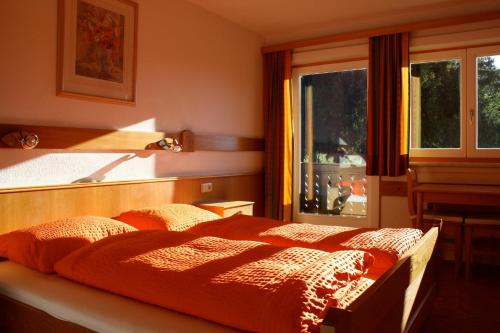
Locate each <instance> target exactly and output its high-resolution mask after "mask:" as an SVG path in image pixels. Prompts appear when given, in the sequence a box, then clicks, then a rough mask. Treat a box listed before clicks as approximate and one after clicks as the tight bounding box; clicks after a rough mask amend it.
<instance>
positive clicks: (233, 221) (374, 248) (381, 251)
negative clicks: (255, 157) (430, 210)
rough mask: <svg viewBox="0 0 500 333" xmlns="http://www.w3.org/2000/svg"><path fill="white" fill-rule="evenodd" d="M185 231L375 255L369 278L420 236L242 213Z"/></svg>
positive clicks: (408, 231) (402, 230)
mask: <svg viewBox="0 0 500 333" xmlns="http://www.w3.org/2000/svg"><path fill="white" fill-rule="evenodd" d="M187 232H190V233H193V234H196V235H199V236H216V237H221V238H226V239H235V240H243V239H245V240H255V241H260V242H265V243H270V244H273V245H277V246H284V247H289V246H300V247H306V248H312V249H317V250H322V251H327V252H332V251H338V250H346V249H355V250H364V251H368V252H370V253H372V254H373V255H374V256H375V262H374V264H373V266H372V268H371V269H370V272H369V276H371V277H378V276H380V275H381V274H382V273H384V272H385V271H386V270H387V269H388V268H389V267H391V266H392V264H394V262H396V261H397V260H398V259H399V258H401V256H402V255H403V254H404V253H405V252H406V251H407V250H408V249H410V248H411V247H412V246H413V245H415V244H416V242H417V241H418V240H419V239H420V238H421V237H422V235H423V233H422V231H421V230H419V229H412V228H383V229H370V228H350V227H340V226H327V225H314V224H308V223H283V222H280V221H277V220H273V219H269V218H263V217H254V216H247V215H242V214H238V215H233V216H231V217H228V218H225V219H220V220H214V221H210V222H205V223H201V224H198V225H196V226H194V227H192V228H190V229H188V230H187Z"/></svg>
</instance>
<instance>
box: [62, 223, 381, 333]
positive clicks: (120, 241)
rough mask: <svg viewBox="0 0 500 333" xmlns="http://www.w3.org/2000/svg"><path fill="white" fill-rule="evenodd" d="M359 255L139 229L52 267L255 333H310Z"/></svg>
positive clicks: (362, 262)
mask: <svg viewBox="0 0 500 333" xmlns="http://www.w3.org/2000/svg"><path fill="white" fill-rule="evenodd" d="M371 260H372V256H371V255H370V254H369V253H367V252H364V251H354V250H349V251H338V252H333V253H327V252H323V251H319V250H314V249H306V248H298V247H290V248H283V247H277V246H273V245H270V244H265V243H260V242H255V241H234V240H227V239H222V238H216V237H199V236H196V235H193V234H189V233H180V232H165V231H138V232H131V233H127V234H124V235H119V236H112V237H109V238H107V239H104V240H102V241H99V242H96V243H94V244H92V245H89V246H86V247H84V248H81V249H80V250H78V251H76V252H73V253H72V254H70V255H69V256H67V257H65V258H64V259H62V260H61V261H59V262H58V263H57V264H56V267H55V269H56V272H57V273H58V274H60V275H62V276H64V277H66V278H69V279H72V280H76V281H78V282H81V283H84V284H87V285H91V286H94V287H97V288H101V289H105V290H108V291H111V292H114V293H117V294H121V295H125V296H129V297H132V298H136V299H138V300H142V301H144V302H147V303H151V304H155V305H159V306H163V307H166V308H169V309H174V310H177V311H180V312H184V313H187V314H191V315H194V316H198V317H201V318H205V319H208V320H213V321H216V322H219V323H222V324H225V325H229V326H233V327H236V328H239V329H242V330H247V331H255V332H315V331H318V329H319V325H320V323H321V320H322V317H323V316H324V314H325V309H326V308H327V307H329V306H330V305H343V304H344V302H343V301H342V299H343V298H344V297H346V295H347V294H348V292H347V291H349V290H351V289H353V288H352V286H351V284H352V283H354V282H355V281H356V280H357V279H359V278H360V276H361V275H362V274H363V272H364V271H365V270H366V268H367V267H368V266H369V265H370V264H371Z"/></svg>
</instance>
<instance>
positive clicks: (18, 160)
mask: <svg viewBox="0 0 500 333" xmlns="http://www.w3.org/2000/svg"><path fill="white" fill-rule="evenodd" d="M137 2H138V3H139V25H138V44H139V47H138V52H137V95H136V99H137V103H136V106H135V107H131V106H123V105H113V104H105V103H97V102H90V101H83V100H77V99H71V98H66V97H58V96H56V94H55V87H56V50H57V47H56V37H57V0H44V1H40V0H2V1H0V45H2V52H0V73H1V76H0V123H19V124H37V125H50V126H70V127H90V128H112V129H133V130H145V131H148V130H159V131H165V132H176V131H180V130H183V129H190V130H192V131H193V132H195V133H199V134H227V135H238V136H248V137H262V136H263V129H262V118H263V117H262V111H261V90H262V88H261V86H262V84H261V80H262V78H261V72H262V70H261V68H262V65H261V55H260V46H261V44H262V40H261V38H260V37H259V36H257V35H256V34H254V33H252V32H249V31H246V30H243V29H242V28H241V27H239V26H237V25H235V24H233V23H230V22H228V21H225V20H223V19H222V18H219V17H217V16H215V15H213V14H210V13H208V12H206V11H204V10H203V9H200V8H198V7H196V6H194V5H193V4H190V3H188V2H184V1H181V0H168V1H164V0H138V1H137ZM62 139H63V138H62ZM128 157H131V158H130V159H129V158H128ZM262 159H263V154H262V153H260V152H238V153H222V152H221V153H217V152H194V153H181V154H176V155H173V154H172V153H170V152H158V153H154V154H144V153H142V154H140V156H137V155H135V154H133V153H132V152H131V153H130V154H124V153H116V152H114V153H113V152H104V153H103V152H99V153H97V152H83V153H68V152H64V151H49V150H41V149H39V150H35V151H19V150H9V149H0V187H17V186H30V185H45V184H63V183H70V182H73V181H76V180H78V179H81V178H86V177H89V176H91V177H94V178H101V179H103V180H104V181H110V180H122V179H142V178H151V177H161V176H175V175H203V174H225V173H234V172H254V171H260V170H261V169H262Z"/></svg>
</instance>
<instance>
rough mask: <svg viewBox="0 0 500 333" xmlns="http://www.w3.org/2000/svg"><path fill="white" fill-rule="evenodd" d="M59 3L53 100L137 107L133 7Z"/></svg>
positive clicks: (109, 0)
mask: <svg viewBox="0 0 500 333" xmlns="http://www.w3.org/2000/svg"><path fill="white" fill-rule="evenodd" d="M58 1H59V15H58V23H59V24H58V66H57V69H58V73H57V94H58V95H59V96H65V97H75V98H83V99H86V100H92V101H102V102H112V103H125V104H132V105H133V104H135V73H136V67H135V66H136V50H137V17H138V14H137V11H138V5H137V3H135V2H133V1H131V0H58Z"/></svg>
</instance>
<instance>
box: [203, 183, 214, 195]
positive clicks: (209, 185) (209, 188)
mask: <svg viewBox="0 0 500 333" xmlns="http://www.w3.org/2000/svg"><path fill="white" fill-rule="evenodd" d="M212 189H213V187H212V183H203V184H201V193H206V192H212Z"/></svg>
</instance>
